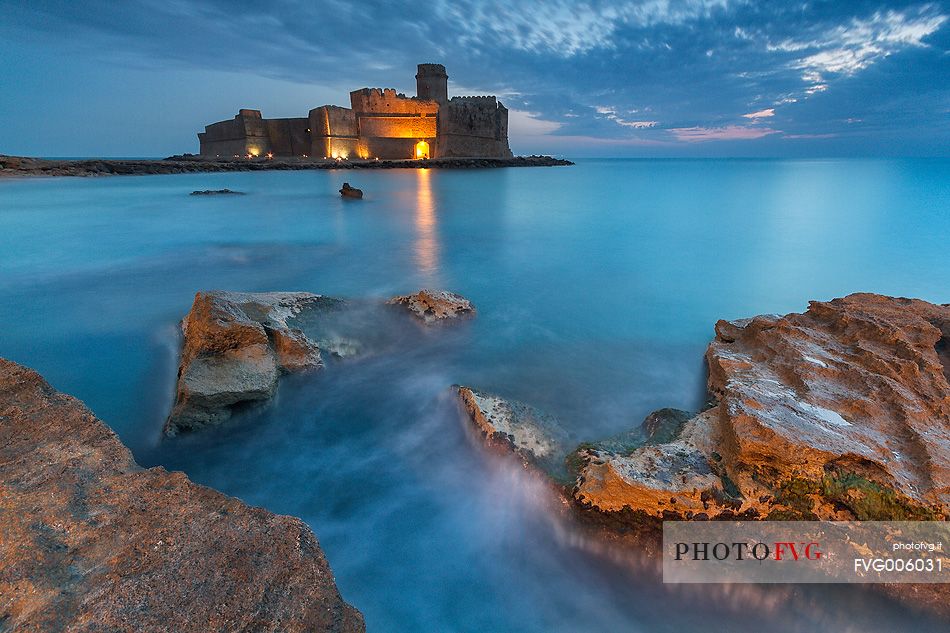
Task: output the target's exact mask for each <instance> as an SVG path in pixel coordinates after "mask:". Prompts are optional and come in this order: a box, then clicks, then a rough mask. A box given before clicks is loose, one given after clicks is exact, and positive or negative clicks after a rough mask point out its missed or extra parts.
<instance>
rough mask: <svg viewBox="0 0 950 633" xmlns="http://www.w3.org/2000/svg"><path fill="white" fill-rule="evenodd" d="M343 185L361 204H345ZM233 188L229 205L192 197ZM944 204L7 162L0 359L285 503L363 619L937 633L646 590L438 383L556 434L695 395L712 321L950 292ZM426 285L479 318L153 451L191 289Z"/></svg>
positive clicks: (263, 498)
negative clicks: (528, 417)
mask: <svg viewBox="0 0 950 633" xmlns="http://www.w3.org/2000/svg"><path fill="white" fill-rule="evenodd" d="M344 180H346V181H348V182H350V183H351V184H353V185H354V186H357V187H361V188H363V189H364V191H365V192H366V199H364V200H363V201H346V200H341V199H340V198H339V196H338V194H337V193H336V190H337V189H339V187H340V184H341V183H342V182H343V181H344ZM225 187H227V188H230V189H235V190H239V191H244V192H246V193H247V195H245V196H222V197H189V196H188V195H187V194H188V193H189V192H190V191H192V190H195V189H219V188H225ZM948 212H950V162H948V161H938V160H919V161H914V160H907V161H857V160H855V161H847V160H842V161H829V160H824V161H745V160H736V161H686V160H666V161H626V160H609V161H606V160H605V161H593V160H591V161H583V162H581V163H579V164H578V165H577V166H575V167H570V168H533V169H507V170H483V171H468V170H460V171H449V170H446V171H437V170H392V171H353V172H342V171H341V172H270V173H267V172H264V173H253V174H251V173H243V174H241V173H235V174H193V175H181V176H149V177H116V178H103V179H45V180H22V181H6V182H0V325H2V327H3V329H2V334H0V355H2V356H4V357H6V358H10V359H12V360H16V361H18V362H21V363H24V364H26V365H29V366H31V367H34V368H35V369H37V370H38V371H40V372H41V373H43V374H44V376H46V377H47V379H48V380H50V382H52V383H53V384H54V385H55V386H56V387H57V388H59V389H61V390H63V391H66V392H68V393H71V394H73V395H75V396H77V397H79V398H81V399H82V400H84V401H85V402H86V403H87V404H88V405H89V406H90V407H91V408H92V409H93V410H94V411H95V412H96V413H97V414H98V415H99V416H100V417H102V418H103V419H104V420H106V421H107V422H108V423H109V424H110V425H111V426H112V427H113V428H114V429H115V430H116V432H118V433H119V435H120V436H121V437H122V439H123V440H124V441H125V442H126V443H127V444H128V445H129V446H130V447H131V448H132V450H133V452H134V453H135V455H136V458H137V459H138V460H139V461H140V462H141V463H143V464H145V465H157V464H161V465H164V466H166V467H168V468H173V469H180V470H184V471H185V472H187V473H188V474H189V475H190V476H191V477H192V478H193V479H195V480H196V481H198V482H201V483H205V484H208V485H210V486H213V487H215V488H217V489H220V490H222V491H224V492H226V493H229V494H232V495H236V496H238V497H240V498H242V499H244V500H245V501H247V502H248V503H251V504H255V505H261V506H264V507H267V508H268V509H271V510H274V511H276V512H281V513H287V514H293V515H296V516H300V517H302V518H303V519H304V520H306V521H307V522H308V523H309V524H310V525H311V526H312V527H313V528H314V530H315V531H316V533H317V535H318V537H319V538H320V541H321V543H322V545H323V547H324V550H325V551H326V553H327V557H328V558H329V560H330V563H331V565H332V566H333V569H334V571H335V573H336V576H337V581H338V584H339V586H340V588H341V591H342V592H343V594H344V596H345V597H346V599H347V600H349V601H350V602H352V603H353V604H354V605H355V606H357V607H358V608H359V609H360V610H361V611H363V613H364V614H365V615H366V618H367V623H368V625H369V630H370V631H526V632H533V631H537V632H542V631H571V632H574V631H577V632H587V631H591V632H592V631H611V632H613V631H624V632H626V631H651V632H652V631H699V630H703V631H705V630H724V631H725V630H728V631H758V630H762V629H763V628H768V629H769V630H772V631H812V630H829V631H892V630H907V629H908V627H909V626H913V627H916V628H917V630H927V629H928V627H930V628H933V629H934V630H939V626H938V625H937V624H935V623H928V622H926V621H925V620H922V619H920V618H917V617H916V616H913V615H911V614H909V613H907V612H905V611H903V610H902V609H900V608H898V607H894V606H892V605H889V604H887V603H885V602H882V601H881V600H880V599H878V598H876V597H874V596H872V595H869V594H866V593H863V592H861V591H858V590H853V589H851V588H848V587H823V588H820V589H819V590H813V589H802V588H789V587H771V588H766V589H761V588H758V587H749V586H745V587H739V586H736V587H708V586H706V587H700V588H689V587H687V588H673V587H664V586H663V585H662V584H661V583H659V582H658V580H657V578H656V576H655V573H654V569H653V567H652V563H651V562H650V561H649V560H647V561H644V560H641V559H640V558H639V557H638V556H637V555H636V554H635V553H631V552H629V551H627V550H624V549H623V548H618V547H617V546H615V545H611V544H610V543H607V542H603V541H602V540H596V539H595V540H591V539H590V538H589V537H588V536H586V535H585V533H584V532H583V531H580V530H577V529H575V527H574V526H573V525H572V523H571V520H570V517H569V515H568V514H566V513H565V512H564V509H563V507H562V506H561V505H560V504H559V503H558V501H557V499H556V498H555V497H554V495H552V494H551V493H550V491H549V490H548V489H547V488H546V487H545V485H544V484H543V483H542V482H540V481H538V480H536V479H534V478H533V477H531V476H530V475H528V474H527V473H525V471H524V470H522V469H521V468H520V467H518V466H517V465H516V464H513V463H512V461H511V460H507V459H504V457H503V456H498V455H494V454H486V452H485V451H484V450H482V448H481V447H480V446H479V444H478V442H477V440H475V439H474V438H472V437H470V434H468V433H467V432H466V427H465V425H464V424H463V423H462V422H461V420H460V416H459V412H458V410H457V407H456V406H455V404H454V402H453V401H452V399H451V398H450V397H449V396H448V392H447V387H448V386H449V385H451V384H453V383H462V384H470V385H474V386H478V387H481V388H484V389H487V390H491V391H495V392H498V393H501V394H504V395H507V396H509V397H513V398H517V399H521V400H524V401H526V402H529V403H531V404H533V405H535V406H538V407H540V408H542V409H545V410H546V411H548V412H550V413H553V414H555V415H557V416H558V417H559V418H560V419H561V420H562V422H563V423H564V425H565V426H567V427H569V428H570V429H571V430H572V432H573V433H574V435H575V437H576V439H577V440H578V441H583V440H589V439H596V438H600V437H603V436H605V435H608V434H612V433H615V432H618V431H621V430H626V429H628V428H629V427H631V426H633V425H636V424H638V423H639V422H640V421H641V420H642V419H643V417H644V416H645V415H646V414H647V413H649V412H650V411H651V410H653V409H655V408H658V407H661V406H675V407H680V408H686V409H695V408H696V407H697V406H699V404H700V403H701V401H702V398H703V395H704V394H703V384H704V379H705V377H704V369H703V362H702V354H703V351H704V348H705V345H706V343H707V342H708V340H709V338H710V336H711V333H712V325H713V324H714V323H715V320H716V319H718V318H737V317H743V316H750V315H754V314H758V313H763V312H789V311H800V310H802V309H804V308H805V307H806V305H807V301H808V300H810V299H830V298H832V297H834V296H840V295H843V294H847V293H850V292H855V291H874V292H883V293H888V294H896V295H904V296H917V297H921V298H924V299H928V300H931V301H936V302H947V301H950V260H948V258H947V257H946V246H945V245H946V242H947V238H948V235H950V213H948ZM424 286H433V287H444V288H448V289H451V290H454V291H457V292H460V293H462V294H464V295H465V296H467V297H469V298H471V299H472V301H473V302H474V303H475V304H476V305H477V307H478V309H479V314H478V317H477V318H476V319H474V320H472V321H470V322H466V323H462V324H458V326H457V327H450V328H436V329H434V330H428V331H425V330H422V329H421V328H415V327H404V326H405V324H404V323H403V324H402V325H399V324H392V323H391V324H389V325H387V326H386V327H385V330H386V334H385V336H381V337H378V340H377V339H374V338H373V337H372V336H369V337H367V338H368V339H371V340H370V344H369V349H368V350H367V351H368V353H367V354H366V355H365V356H364V357H362V358H358V359H353V360H347V361H334V362H331V363H329V365H328V367H327V369H326V371H324V372H321V373H318V374H315V375H310V376H293V377H289V378H288V379H285V380H284V381H283V383H282V385H281V388H280V390H279V393H278V397H277V398H276V399H275V401H274V402H273V403H271V404H270V405H267V406H264V407H260V408H257V409H253V410H250V411H248V412H247V413H246V414H244V415H243V416H241V417H239V418H238V419H236V420H234V421H233V423H232V424H229V425H228V426H226V427H224V428H221V429H219V430H214V431H209V432H207V433H203V434H200V435H194V436H189V437H182V438H176V439H175V440H172V441H164V442H162V441H160V439H159V437H160V436H159V432H160V428H161V424H162V421H163V419H164V417H165V415H166V414H167V410H168V407H169V405H170V400H171V396H172V390H173V381H174V377H175V370H176V364H177V353H178V345H179V341H178V335H177V329H176V324H177V321H178V320H179V319H180V318H181V317H182V316H183V315H184V314H185V313H186V312H187V310H188V308H189V306H190V304H191V300H192V298H193V296H194V292H195V291H196V290H199V289H210V288H221V289H229V290H247V291H262V290H307V291H312V292H319V293H323V294H328V295H333V296H344V297H355V298H382V297H387V296H390V295H393V294H397V293H402V292H407V291H412V290H415V289H417V288H420V287H424ZM308 327H309V326H308ZM380 327H382V326H380Z"/></svg>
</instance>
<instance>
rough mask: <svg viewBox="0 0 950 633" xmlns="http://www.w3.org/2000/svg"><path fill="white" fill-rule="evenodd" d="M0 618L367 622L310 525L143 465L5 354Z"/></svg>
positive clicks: (107, 625)
mask: <svg viewBox="0 0 950 633" xmlns="http://www.w3.org/2000/svg"><path fill="white" fill-rule="evenodd" d="M0 517H2V538H0V595H2V596H3V600H2V601H0V628H3V629H4V630H7V629H10V630H16V631H63V630H83V631H87V630H88V631H91V630H103V631H105V630H108V631H155V632H158V631H179V632H182V633H187V632H192V631H193V632H195V633H198V632H202V633H203V632H206V631H325V632H331V631H332V632H338V633H357V632H360V631H363V630H364V626H363V619H362V616H361V615H360V614H359V612H358V611H356V610H355V609H354V608H353V607H351V606H349V605H348V604H346V603H345V602H344V601H343V599H342V598H341V597H340V594H339V592H338V590H337V588H336V585H335V583H334V579H333V574H332V572H331V570H330V567H329V565H328V564H327V561H326V559H325V558H324V556H323V552H322V551H321V550H320V546H319V544H318V542H317V540H316V538H315V537H314V535H313V532H311V531H310V529H309V528H308V527H307V526H306V525H305V524H304V523H303V522H301V521H300V520H299V519H295V518H292V517H286V516H279V515H275V514H272V513H270V512H267V511H266V510H263V509H260V508H252V507H249V506H247V505H245V504H244V503H242V502H240V501H239V500H237V499H234V498H232V497H228V496H225V495H222V494H220V493H218V492H215V491H214V490H211V489H210V488H205V487H204V486H199V485H197V484H194V483H192V482H191V481H190V480H189V479H188V478H187V477H186V476H185V475H184V474H182V473H169V472H166V471H165V470H164V469H162V468H150V469H147V470H146V469H142V468H141V467H139V466H138V465H137V464H136V463H135V462H134V461H133V459H132V457H131V455H130V453H129V451H128V449H126V448H125V447H124V446H123V445H122V444H121V442H119V440H118V438H117V437H116V436H115V434H114V433H113V432H112V431H111V430H109V428H108V427H107V426H106V425H105V424H103V423H102V422H100V421H99V420H97V419H96V418H95V416H94V415H93V414H92V413H91V412H90V411H89V410H88V409H86V407H84V406H83V405H82V403H80V402H79V401H78V400H76V399H74V398H71V397H70V396H67V395H64V394H61V393H58V392H57V391H56V390H54V389H53V388H52V387H50V386H49V385H48V384H47V383H46V382H45V381H44V380H43V379H42V378H41V377H40V376H39V375H38V374H37V373H36V372H33V371H31V370H29V369H26V368H24V367H21V366H19V365H16V364H15V363H12V362H9V361H6V360H2V359H0Z"/></svg>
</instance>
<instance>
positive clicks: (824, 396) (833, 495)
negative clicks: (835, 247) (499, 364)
mask: <svg viewBox="0 0 950 633" xmlns="http://www.w3.org/2000/svg"><path fill="white" fill-rule="evenodd" d="M706 362H707V364H708V366H709V380H708V390H709V394H710V397H711V400H710V403H709V405H708V407H707V408H706V409H705V410H704V411H701V412H699V413H698V414H696V415H694V416H691V415H690V414H688V413H686V412H683V411H678V410H675V409H662V410H660V411H657V412H654V413H653V414H651V415H650V416H648V417H647V419H646V420H645V421H644V423H643V424H642V425H640V426H635V427H632V428H631V430H630V431H629V432H628V433H625V434H622V435H620V436H618V437H614V438H610V439H607V440H600V441H594V442H585V443H582V444H580V445H579V446H577V448H575V449H574V450H570V449H569V448H567V447H564V445H563V444H554V443H553V442H551V441H549V440H543V441H540V440H539V439H538V438H545V437H554V436H555V435H556V434H557V433H560V431H559V429H558V428H557V427H556V426H555V425H554V424H553V423H552V422H547V423H546V424H541V425H539V421H540V422H544V421H545V420H551V419H552V418H550V416H544V415H539V414H538V413H535V412H532V411H533V410H532V409H530V407H529V406H528V405H525V404H523V403H515V402H510V401H505V400H503V399H501V398H498V397H496V396H491V395H490V394H480V393H479V392H477V391H475V390H473V389H471V388H467V387H459V388H457V389H458V394H459V398H460V401H461V403H462V405H463V407H464V409H465V410H466V411H467V412H468V416H469V417H470V419H471V421H472V423H473V424H474V425H475V426H476V427H477V428H478V429H480V430H481V431H482V432H483V433H484V434H485V435H486V436H488V437H489V438H490V439H495V440H497V438H499V437H502V438H505V440H506V442H507V445H508V446H510V448H511V450H512V452H514V453H515V454H516V455H518V456H519V457H520V458H521V459H522V461H523V462H525V463H526V464H527V465H530V466H539V465H540V466H541V470H542V471H543V472H544V473H545V474H546V476H549V477H550V478H551V479H552V480H555V481H556V480H558V479H559V476H558V475H559V473H558V472H557V468H554V467H552V464H553V465H555V466H559V465H560V464H561V463H563V464H564V467H565V468H566V469H567V470H568V472H569V474H570V476H569V478H568V480H567V482H566V484H565V485H564V486H563V487H562V490H563V493H564V495H565V496H566V498H567V499H568V501H569V502H570V504H571V505H572V506H573V507H574V508H575V509H576V510H577V511H578V514H580V515H581V516H584V517H586V518H589V519H593V520H595V521H596V522H599V523H602V524H603V525H606V526H609V527H611V529H614V530H617V531H620V532H624V531H634V532H636V531H642V530H644V529H650V528H651V527H653V528H655V527H658V526H659V524H660V522H661V521H663V520H710V519H719V520H726V519H771V520H817V519H824V520H882V521H883V520H946V519H947V518H948V517H950V306H947V305H934V304H930V303H927V302H924V301H919V300H914V299H902V298H892V297H884V296H880V295H873V294H855V295H850V296H848V297H845V298H842V299H835V300H833V301H830V302H817V301H816V302H812V303H811V306H810V307H809V309H808V311H807V312H805V313H804V314H789V315H786V316H784V317H778V316H774V315H763V316H758V317H755V318H753V319H743V320H739V321H731V322H729V321H720V322H719V323H717V324H716V338H715V340H713V342H712V343H710V345H709V348H708V350H707V352H706ZM476 396H477V397H476ZM499 412H501V414H499ZM558 446H560V448H557V449H556V450H555V447H558Z"/></svg>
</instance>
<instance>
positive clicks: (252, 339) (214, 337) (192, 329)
mask: <svg viewBox="0 0 950 633" xmlns="http://www.w3.org/2000/svg"><path fill="white" fill-rule="evenodd" d="M334 302H338V300H336V299H330V298H328V297H322V296H320V295H314V294H310V293H306V292H261V293H242V292H222V291H211V292H199V293H198V294H196V295H195V301H194V304H193V305H192V307H191V311H190V312H189V313H188V315H187V316H186V317H185V318H184V320H183V321H182V326H181V327H182V332H183V333H184V337H185V344H184V348H183V350H182V354H181V364H180V366H179V370H178V388H177V394H176V398H175V406H174V408H173V409H172V412H171V415H170V416H169V418H168V421H167V422H166V424H165V432H166V434H168V435H175V434H176V433H178V432H180V431H184V430H194V429H198V428H201V427H204V426H209V425H214V424H219V423H221V422H223V421H224V420H226V419H228V418H229V417H230V416H231V413H232V410H233V408H234V407H235V406H236V405H240V404H242V403H249V402H254V401H260V400H266V399H268V398H270V397H271V396H272V395H273V394H274V390H275V389H276V387H277V379H278V377H279V376H280V374H281V373H285V372H298V371H306V370H313V369H319V368H320V367H322V365H323V363H322V360H321V357H320V348H319V347H318V346H317V344H316V343H314V342H313V341H311V340H310V339H309V338H307V336H306V335H305V334H304V333H303V332H302V331H300V330H298V329H296V328H293V327H291V326H289V325H288V323H287V320H288V319H290V318H291V317H294V316H296V315H297V314H299V313H300V312H301V310H304V309H313V308H315V307H317V306H321V305H324V304H326V303H334Z"/></svg>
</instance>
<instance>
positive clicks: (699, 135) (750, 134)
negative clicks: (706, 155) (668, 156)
mask: <svg viewBox="0 0 950 633" xmlns="http://www.w3.org/2000/svg"><path fill="white" fill-rule="evenodd" d="M670 133H671V134H672V135H673V136H674V137H676V140H677V141H685V142H687V143H703V142H706V141H746V140H752V139H757V138H762V137H763V136H768V135H770V134H778V133H779V130H773V129H772V128H767V127H744V126H742V125H727V126H725V127H677V128H672V129H670Z"/></svg>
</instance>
